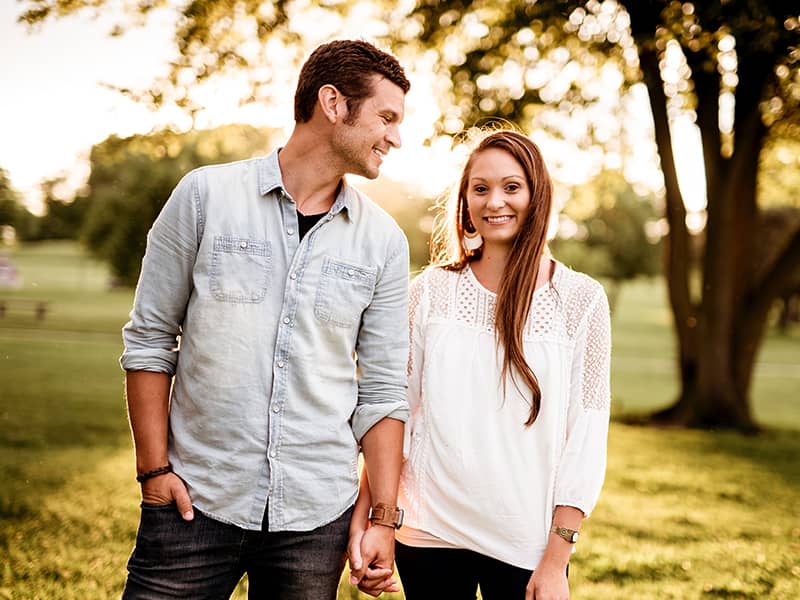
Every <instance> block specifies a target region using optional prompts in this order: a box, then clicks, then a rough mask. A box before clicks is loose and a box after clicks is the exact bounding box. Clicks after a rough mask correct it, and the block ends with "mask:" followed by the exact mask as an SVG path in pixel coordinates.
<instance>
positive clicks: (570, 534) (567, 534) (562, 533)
mask: <svg viewBox="0 0 800 600" xmlns="http://www.w3.org/2000/svg"><path fill="white" fill-rule="evenodd" d="M550 532H551V533H555V534H556V535H557V536H558V537H560V538H563V539H565V540H567V541H568V542H569V543H570V544H574V543H575V542H577V541H578V531H577V530H576V529H569V528H568V527H559V526H558V525H553V526H552V527H551V528H550Z"/></svg>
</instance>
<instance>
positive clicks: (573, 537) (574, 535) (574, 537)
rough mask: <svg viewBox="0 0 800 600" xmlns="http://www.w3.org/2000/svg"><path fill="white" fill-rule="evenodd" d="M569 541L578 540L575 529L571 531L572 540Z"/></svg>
mask: <svg viewBox="0 0 800 600" xmlns="http://www.w3.org/2000/svg"><path fill="white" fill-rule="evenodd" d="M571 541H572V543H573V544H574V543H575V542H577V541H578V532H577V531H575V532H573V533H572V540H571Z"/></svg>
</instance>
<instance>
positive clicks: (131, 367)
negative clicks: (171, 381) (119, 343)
mask: <svg viewBox="0 0 800 600" xmlns="http://www.w3.org/2000/svg"><path fill="white" fill-rule="evenodd" d="M119 364H120V366H121V367H122V368H123V369H125V370H126V371H152V372H155V373H166V374H167V375H170V376H172V375H175V368H176V366H177V364H178V353H177V352H175V351H174V350H131V351H128V352H124V353H123V354H122V356H121V357H120V359H119Z"/></svg>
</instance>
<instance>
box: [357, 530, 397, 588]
mask: <svg viewBox="0 0 800 600" xmlns="http://www.w3.org/2000/svg"><path fill="white" fill-rule="evenodd" d="M347 553H348V557H349V559H350V583H351V584H352V585H358V589H359V590H361V591H362V592H364V593H365V594H369V595H370V596H375V597H377V596H380V595H381V594H382V593H383V592H398V591H400V586H399V585H398V584H397V581H396V580H395V579H394V578H392V574H393V573H394V529H392V528H391V527H384V526H382V525H375V526H372V527H369V529H367V530H366V531H365V530H364V529H360V528H357V527H353V526H351V528H350V542H349V544H348V547H347Z"/></svg>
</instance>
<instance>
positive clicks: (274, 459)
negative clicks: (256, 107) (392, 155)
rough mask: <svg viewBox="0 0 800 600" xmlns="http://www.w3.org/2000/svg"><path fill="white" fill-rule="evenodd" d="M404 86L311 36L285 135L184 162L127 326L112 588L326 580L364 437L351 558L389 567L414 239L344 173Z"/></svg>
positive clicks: (262, 586) (360, 50) (399, 108)
mask: <svg viewBox="0 0 800 600" xmlns="http://www.w3.org/2000/svg"><path fill="white" fill-rule="evenodd" d="M408 89H409V82H408V80H407V79H406V77H405V75H404V72H403V69H402V68H401V67H400V65H399V64H398V63H397V61H396V59H395V58H394V57H392V56H390V55H388V54H386V53H384V52H382V51H380V50H378V49H377V48H375V47H374V46H372V45H370V44H368V43H366V42H362V41H335V42H331V43H329V44H325V45H323V46H320V47H319V48H317V49H316V50H315V51H314V52H313V53H312V54H311V56H310V57H309V58H308V60H307V62H306V63H305V65H304V66H303V68H302V69H301V72H300V77H299V83H298V87H297V92H296V96H295V121H296V123H295V129H294V131H293V133H292V135H291V136H290V139H289V141H288V142H287V143H286V145H285V146H284V147H283V148H282V149H280V150H277V151H275V152H273V153H272V154H270V155H269V156H267V157H264V158H259V159H252V160H247V161H241V162H237V163H231V164H226V165H218V166H212V167H204V168H201V169H197V170H195V171H192V172H191V173H189V174H188V175H186V176H185V177H184V178H183V179H182V180H181V182H180V183H179V184H178V185H177V187H176V188H175V190H174V191H173V193H172V195H171V196H170V198H169V200H168V202H167V203H166V205H165V207H164V209H163V210H162V212H161V214H160V215H159V217H158V219H157V220H156V222H155V223H154V224H153V227H152V229H151V231H150V233H149V235H148V242H147V252H146V254H145V257H144V260H143V262H142V273H141V276H140V279H139V284H138V286H137V289H136V298H135V301H134V306H133V310H132V311H131V320H130V322H129V323H128V324H127V325H126V326H125V328H124V330H123V338H124V341H125V351H124V353H123V355H122V358H121V364H122V366H123V368H124V369H125V370H126V371H127V376H126V387H127V399H128V411H129V416H130V424H131V430H132V432H133V438H134V445H135V449H136V468H137V472H138V476H137V479H138V480H139V481H140V482H141V485H142V516H141V523H140V526H139V532H138V534H137V538H136V547H135V548H134V551H133V554H132V555H131V558H130V561H129V563H128V571H129V574H128V580H127V583H126V587H125V591H124V593H123V598H164V597H182V598H193V599H195V598H227V597H228V596H229V595H230V593H231V591H232V590H233V589H234V587H235V586H236V584H237V582H238V581H239V579H240V577H241V576H242V574H243V573H247V574H248V577H249V593H250V597H251V598H259V597H269V598H278V599H291V600H300V599H313V600H317V599H325V598H331V599H333V598H335V596H336V588H337V583H338V580H339V577H340V574H341V571H342V567H343V565H344V560H345V548H346V545H347V537H348V527H349V522H350V515H351V512H352V510H353V509H352V506H353V503H354V502H355V499H356V495H357V489H358V481H357V479H358V463H357V458H358V450H359V445H360V446H361V449H362V450H363V453H364V458H365V464H366V476H367V478H368V481H369V484H370V488H371V499H370V500H371V502H372V506H373V507H376V509H377V510H375V511H373V513H374V514H373V517H372V518H373V524H374V525H386V526H383V527H369V528H368V529H366V532H365V533H363V537H360V538H359V550H360V556H359V560H363V561H364V563H363V564H364V570H366V566H368V565H370V564H372V565H376V566H378V567H382V569H376V570H375V571H374V572H373V573H372V575H371V576H372V577H379V576H380V575H388V574H390V573H391V568H392V560H393V557H394V529H393V527H392V524H393V523H394V519H395V515H396V514H397V513H396V510H395V509H396V507H395V506H394V505H395V503H396V497H397V486H398V479H399V472H400V463H401V460H402V432H403V422H404V421H405V420H406V419H407V417H408V406H407V403H406V399H405V364H406V359H407V343H408V341H407V340H408V334H407V292H408V245H407V242H406V239H405V236H404V235H403V233H402V231H401V230H400V228H399V227H398V226H397V224H396V223H395V222H394V221H393V220H392V219H391V217H389V216H388V215H387V214H386V213H385V212H383V211H382V210H381V209H380V208H378V207H377V206H376V205H375V204H373V203H372V202H371V201H370V200H369V199H367V198H366V197H365V196H364V195H362V194H361V193H359V192H358V191H357V190H355V189H354V188H352V187H350V186H349V185H348V184H347V183H346V182H345V180H344V175H345V174H346V173H354V174H358V175H362V176H364V177H368V178H375V177H377V176H378V172H379V169H380V166H381V163H382V161H383V157H384V155H385V154H386V153H387V152H388V151H389V150H390V149H391V148H397V147H399V146H400V134H399V131H398V126H399V124H400V122H401V121H402V118H403V109H404V101H405V93H406V92H407V91H408ZM362 530H363V528H362ZM357 566H360V565H357ZM376 574H377V575H376ZM386 581H389V580H386ZM370 585H372V586H373V590H375V589H376V588H375V587H374V586H375V585H376V584H374V583H373V584H370ZM382 585H383V586H384V587H383V588H382V589H390V588H389V587H388V585H389V584H388V583H383V584H382ZM378 587H380V584H378ZM378 591H380V590H379V589H378V590H377V591H375V592H374V593H377V592H378Z"/></svg>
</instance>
